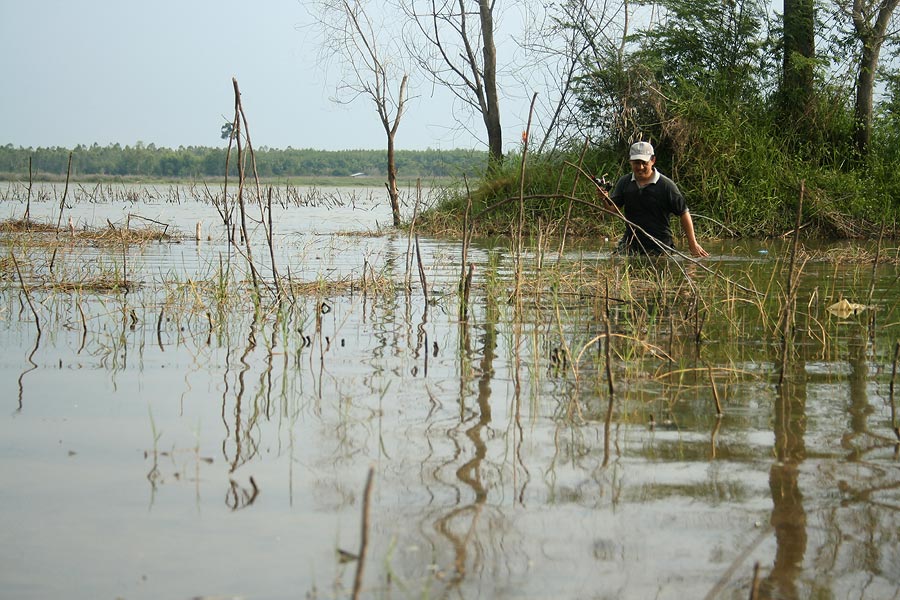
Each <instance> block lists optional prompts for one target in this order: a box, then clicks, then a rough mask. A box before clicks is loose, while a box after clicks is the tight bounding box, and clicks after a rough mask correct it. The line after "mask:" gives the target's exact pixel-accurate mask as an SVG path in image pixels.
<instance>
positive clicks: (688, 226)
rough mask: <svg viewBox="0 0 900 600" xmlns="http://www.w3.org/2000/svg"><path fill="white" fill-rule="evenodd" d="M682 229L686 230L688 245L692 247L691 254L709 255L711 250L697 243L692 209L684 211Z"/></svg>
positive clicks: (698, 255) (681, 218)
mask: <svg viewBox="0 0 900 600" xmlns="http://www.w3.org/2000/svg"><path fill="white" fill-rule="evenodd" d="M679 219H680V220H681V229H682V230H683V231H684V235H685V237H687V240H688V247H690V249H691V254H693V255H694V256H697V257H703V256H709V252H707V251H706V250H704V249H703V247H702V246H701V245H700V244H698V243H697V238H696V237H695V236H694V220H693V219H691V213H690V211H687V210H686V211H684V212H683V213H681V217H679Z"/></svg>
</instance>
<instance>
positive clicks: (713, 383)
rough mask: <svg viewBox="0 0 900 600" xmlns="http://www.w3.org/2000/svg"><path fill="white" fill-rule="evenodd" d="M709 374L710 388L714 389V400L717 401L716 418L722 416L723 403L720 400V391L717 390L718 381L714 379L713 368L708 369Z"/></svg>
mask: <svg viewBox="0 0 900 600" xmlns="http://www.w3.org/2000/svg"><path fill="white" fill-rule="evenodd" d="M706 370H707V372H708V373H709V387H711V388H712V393H713V399H714V400H715V401H716V416H718V417H721V416H722V402H721V401H720V400H719V390H718V389H716V380H715V379H714V378H713V371H712V368H711V367H707V368H706Z"/></svg>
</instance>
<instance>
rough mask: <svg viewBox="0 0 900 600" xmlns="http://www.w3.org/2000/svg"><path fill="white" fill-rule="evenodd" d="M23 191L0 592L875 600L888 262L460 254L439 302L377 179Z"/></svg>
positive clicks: (884, 453)
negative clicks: (357, 183) (244, 201)
mask: <svg viewBox="0 0 900 600" xmlns="http://www.w3.org/2000/svg"><path fill="white" fill-rule="evenodd" d="M32 193H33V198H32V201H31V204H30V213H31V214H30V217H31V219H33V220H34V221H35V222H40V223H46V224H50V225H52V227H51V230H50V231H48V232H45V233H38V232H34V231H29V232H21V231H9V232H6V233H4V234H3V238H2V239H3V240H4V256H2V257H0V264H2V276H3V281H2V295H0V382H2V386H3V388H2V389H3V393H2V398H3V403H4V407H5V410H3V411H2V412H0V475H2V478H3V486H2V487H0V505H2V507H3V509H2V512H0V540H2V543H0V587H2V589H3V591H2V593H0V597H4V598H19V599H32V598H33V599H38V598H41V599H43V598H70V599H80V598H84V599H96V598H110V599H112V598H125V599H129V600H130V599H144V598H146V599H155V598H184V599H188V598H198V597H199V598H205V597H216V598H219V597H224V598H248V599H249V598H254V599H276V598H277V599H280V598H349V597H354V596H356V597H359V598H426V597H427V598H517V599H518V598H598V599H603V598H641V599H642V598H677V599H679V600H682V599H685V598H727V599H732V598H748V597H751V594H756V595H755V596H753V597H758V598H872V599H876V598H877V599H881V598H898V597H900V592H898V590H900V460H898V434H897V433H896V425H897V422H898V418H897V417H896V416H895V414H894V406H893V404H894V399H893V392H892V387H893V381H894V370H895V363H896V358H895V343H896V341H897V339H898V338H900V335H898V329H900V318H898V317H900V315H898V310H897V298H898V295H900V294H898V292H900V290H898V277H900V269H898V266H897V264H898V260H897V258H898V254H897V249H896V248H892V247H891V244H889V243H882V244H879V245H878V246H876V245H875V243H874V242H873V243H866V244H862V245H860V244H848V243H844V244H840V245H838V244H835V245H831V246H823V247H819V248H814V249H813V248H810V247H809V244H808V243H806V242H804V245H803V247H801V248H800V250H799V251H798V252H797V253H796V254H793V250H792V246H791V242H790V241H789V240H788V241H781V240H779V241H777V242H773V241H768V240H767V241H746V240H742V241H739V242H735V241H730V240H729V241H721V242H710V243H706V242H704V246H705V247H706V248H707V249H708V250H710V251H711V253H712V254H713V256H712V257H711V258H709V259H706V260H704V261H702V262H701V263H700V264H699V265H695V264H693V263H691V262H690V261H687V260H684V259H680V258H678V259H672V260H669V261H661V262H652V263H651V262H643V261H640V260H633V259H632V260H629V259H623V258H621V257H615V256H612V255H611V253H610V245H609V243H607V242H604V243H596V244H576V245H571V244H570V245H569V246H568V247H567V248H566V249H565V251H564V252H562V253H560V252H559V241H558V239H556V238H553V237H550V236H548V237H546V238H543V237H538V236H535V237H534V238H533V239H530V240H526V242H525V252H524V253H522V254H519V253H517V252H516V251H515V242H514V241H510V240H509V239H495V240H478V239H476V240H475V241H473V242H472V244H471V246H470V247H469V248H468V251H467V256H466V259H465V260H466V263H471V264H472V265H473V268H472V280H471V292H470V296H469V301H468V303H466V304H465V305H464V306H462V305H461V304H462V303H463V299H462V295H461V293H460V291H459V289H460V282H461V280H462V275H463V274H464V273H465V271H466V269H464V268H463V267H462V265H463V262H462V261H463V259H462V244H461V242H460V241H458V240H446V239H430V238H427V237H424V236H421V235H420V236H419V238H418V243H417V240H416V239H415V237H413V238H410V237H409V236H408V235H407V232H406V231H405V230H404V231H398V230H395V229H393V228H389V227H387V226H388V225H389V224H390V212H389V209H388V207H387V202H386V199H385V198H383V197H382V196H383V194H382V193H381V192H371V191H367V190H365V189H343V190H328V191H327V192H322V191H319V190H305V189H304V190H299V191H298V190H291V189H290V188H278V189H277V190H275V192H274V193H273V194H272V195H271V196H269V198H270V199H271V200H266V201H263V202H257V201H256V200H254V201H253V202H249V203H248V205H247V207H246V211H245V215H244V217H245V218H244V220H243V223H242V219H241V218H240V211H239V209H238V208H237V206H236V205H235V204H234V203H233V200H230V201H228V202H226V201H225V200H223V199H222V198H224V196H221V197H220V196H219V194H222V190H221V189H219V190H209V189H203V190H201V189H197V188H191V189H188V188H180V189H179V188H168V187H165V186H160V187H157V188H154V187H149V186H147V187H134V188H128V190H127V191H122V190H121V188H120V189H119V190H115V191H114V190H111V189H107V190H101V189H98V188H81V189H77V188H70V189H69V192H68V194H69V195H68V196H67V198H66V201H65V202H62V203H61V199H62V198H61V193H62V188H61V187H54V186H42V187H40V190H34V191H33V192H32ZM229 193H231V192H230V191H229ZM3 196H4V199H3V202H2V204H0V208H2V214H0V218H2V219H21V218H22V216H23V214H24V211H25V209H26V197H25V191H24V187H23V186H13V185H10V187H8V188H6V189H5V190H4V192H3ZM263 197H265V192H263ZM412 197H413V194H410V200H408V204H409V205H410V207H411V206H412V200H411V198H412ZM426 199H427V195H426ZM61 204H62V206H63V209H62V212H60V206H61ZM229 210H233V212H231V213H230V214H229V213H228V211H229ZM409 212H410V214H411V213H412V209H411V208H409ZM70 219H71V221H70ZM226 219H229V220H228V223H230V225H226ZM57 222H59V223H60V229H59V231H58V232H57V230H56V224H57ZM198 223H199V226H198ZM242 225H243V229H244V230H245V231H246V237H245V236H244V234H243V233H242ZM270 226H271V228H269V227H270ZM139 229H140V230H141V231H143V232H148V231H149V232H151V233H153V234H158V235H150V236H149V237H148V238H147V239H143V240H137V241H135V240H133V239H131V238H128V237H126V236H124V235H123V232H126V231H130V230H139ZM198 233H199V236H198ZM198 237H199V239H198ZM229 239H231V240H232V242H229ZM548 239H549V240H551V241H550V242H547V241H546V240H548ZM248 241H249V243H248ZM270 242H271V243H270ZM417 249H418V252H417ZM792 255H793V260H792V258H791V257H792ZM417 256H418V257H421V269H420V263H419V261H418V260H417ZM842 257H844V258H842ZM846 257H850V259H848V258H846ZM791 273H793V274H794V276H793V277H790V275H791ZM423 282H424V285H423ZM839 300H847V301H848V302H849V303H850V305H849V308H847V307H846V306H844V307H843V309H842V308H841V307H840V306H838V307H834V306H833V305H834V304H836V303H838V301H839ZM370 472H371V480H369V479H368V477H369V474H370ZM367 483H368V484H369V485H367Z"/></svg>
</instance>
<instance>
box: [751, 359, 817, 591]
mask: <svg viewBox="0 0 900 600" xmlns="http://www.w3.org/2000/svg"><path fill="white" fill-rule="evenodd" d="M774 417H775V418H774V433H775V459H776V460H775V463H773V464H772V467H771V469H770V470H769V490H770V491H771V494H772V504H773V507H772V516H771V519H770V523H771V525H772V527H773V528H774V530H775V542H776V550H775V561H774V563H773V565H772V570H771V571H770V572H769V574H768V575H767V577H766V579H765V581H763V583H762V585H761V586H760V597H761V598H784V599H792V598H801V597H802V595H801V594H800V590H799V589H798V582H797V580H798V578H799V577H800V575H801V574H802V572H803V559H804V556H805V554H806V548H807V531H806V523H807V516H806V510H805V509H804V507H803V493H802V491H801V489H800V484H799V473H800V465H801V464H802V463H803V461H804V459H805V458H806V442H805V440H804V436H805V434H806V380H805V373H804V364H803V363H802V362H801V363H799V365H797V366H795V372H794V375H793V376H792V377H789V378H786V380H785V381H784V382H782V383H781V384H780V385H779V386H778V390H777V394H776V397H775V415H774Z"/></svg>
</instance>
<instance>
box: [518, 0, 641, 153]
mask: <svg viewBox="0 0 900 600" xmlns="http://www.w3.org/2000/svg"><path fill="white" fill-rule="evenodd" d="M523 9H527V10H528V13H527V14H526V16H525V18H524V19H523V20H524V23H525V31H524V35H523V37H522V41H521V42H520V47H521V48H522V50H523V51H524V52H523V53H522V54H521V55H520V60H519V62H521V63H522V64H521V66H520V67H519V68H517V69H516V70H515V72H514V73H515V76H516V78H517V79H518V80H519V81H520V87H522V88H523V89H542V90H544V92H543V93H542V96H541V97H540V98H539V103H542V106H540V108H539V110H538V111H537V115H538V116H539V117H540V116H541V115H543V116H544V118H543V119H541V121H542V123H541V125H542V129H543V136H542V140H541V142H540V144H539V145H538V147H537V152H538V153H539V154H540V153H542V152H544V151H545V150H548V149H549V150H551V151H552V150H553V149H554V148H555V146H556V145H557V144H559V143H560V142H566V141H568V140H571V139H584V138H586V137H591V135H592V133H593V132H591V131H588V130H587V129H585V124H584V122H583V121H584V120H583V117H582V115H581V113H580V110H579V107H578V104H577V97H576V94H575V92H576V89H577V86H578V81H579V80H580V79H582V78H584V77H585V76H586V75H589V73H590V72H591V70H593V69H595V68H596V67H597V66H598V65H602V64H610V63H615V64H622V62H623V55H624V51H625V39H626V36H627V34H628V23H629V18H628V17H629V13H630V11H631V10H633V8H631V7H630V6H629V1H628V0H564V1H562V2H553V3H549V4H542V3H528V4H527V5H526V6H524V7H523ZM536 79H539V80H538V81H536Z"/></svg>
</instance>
